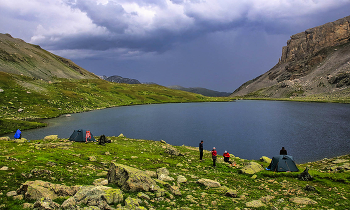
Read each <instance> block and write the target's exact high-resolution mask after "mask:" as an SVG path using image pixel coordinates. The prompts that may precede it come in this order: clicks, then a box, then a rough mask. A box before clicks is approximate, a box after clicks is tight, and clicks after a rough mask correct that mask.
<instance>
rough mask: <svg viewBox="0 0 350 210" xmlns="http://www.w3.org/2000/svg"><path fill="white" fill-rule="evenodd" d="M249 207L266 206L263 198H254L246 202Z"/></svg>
mask: <svg viewBox="0 0 350 210" xmlns="http://www.w3.org/2000/svg"><path fill="white" fill-rule="evenodd" d="M245 205H246V206H247V207H252V208H259V207H263V206H265V204H264V203H263V202H262V201H261V200H252V201H250V202H247V203H246V204H245Z"/></svg>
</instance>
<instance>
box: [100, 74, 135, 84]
mask: <svg viewBox="0 0 350 210" xmlns="http://www.w3.org/2000/svg"><path fill="white" fill-rule="evenodd" d="M101 79H104V80H107V81H109V82H115V83H126V84H141V82H140V81H138V80H137V79H129V78H124V77H121V76H118V75H113V76H110V77H107V76H105V75H103V76H101Z"/></svg>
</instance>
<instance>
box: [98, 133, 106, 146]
mask: <svg viewBox="0 0 350 210" xmlns="http://www.w3.org/2000/svg"><path fill="white" fill-rule="evenodd" d="M105 143H107V140H106V136H105V135H101V136H100V139H99V140H98V144H99V145H103V146H105Z"/></svg>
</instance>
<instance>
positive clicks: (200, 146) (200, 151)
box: [199, 141, 203, 160]
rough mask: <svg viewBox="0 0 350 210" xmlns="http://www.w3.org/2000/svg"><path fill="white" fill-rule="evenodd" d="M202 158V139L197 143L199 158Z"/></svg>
mask: <svg viewBox="0 0 350 210" xmlns="http://www.w3.org/2000/svg"><path fill="white" fill-rule="evenodd" d="M202 159H203V141H201V143H199V160H202Z"/></svg>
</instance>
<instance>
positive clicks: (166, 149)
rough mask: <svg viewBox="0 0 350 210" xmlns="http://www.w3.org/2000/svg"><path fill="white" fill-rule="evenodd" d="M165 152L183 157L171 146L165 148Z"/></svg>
mask: <svg viewBox="0 0 350 210" xmlns="http://www.w3.org/2000/svg"><path fill="white" fill-rule="evenodd" d="M165 152H166V153H168V154H170V155H175V156H183V154H181V153H180V151H179V150H177V149H176V148H174V147H172V146H171V145H167V147H166V148H165Z"/></svg>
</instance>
